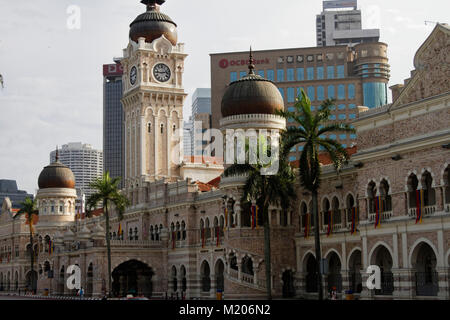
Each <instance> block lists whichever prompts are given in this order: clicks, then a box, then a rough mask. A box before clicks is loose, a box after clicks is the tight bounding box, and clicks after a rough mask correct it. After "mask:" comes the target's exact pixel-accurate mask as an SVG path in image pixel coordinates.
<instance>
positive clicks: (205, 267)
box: [200, 261, 211, 292]
mask: <svg viewBox="0 0 450 320" xmlns="http://www.w3.org/2000/svg"><path fill="white" fill-rule="evenodd" d="M210 275H211V270H210V268H209V263H208V262H207V261H203V263H202V265H201V267H200V276H201V281H202V291H203V292H209V291H210V290H211V276H210Z"/></svg>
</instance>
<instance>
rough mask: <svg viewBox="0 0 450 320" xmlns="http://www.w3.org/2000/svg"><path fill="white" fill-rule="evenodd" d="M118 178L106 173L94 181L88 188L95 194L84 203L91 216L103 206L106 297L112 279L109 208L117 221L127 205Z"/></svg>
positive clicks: (121, 216) (127, 201)
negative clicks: (113, 212)
mask: <svg viewBox="0 0 450 320" xmlns="http://www.w3.org/2000/svg"><path fill="white" fill-rule="evenodd" d="M119 182H120V178H119V177H117V178H114V179H112V178H111V177H110V175H109V172H106V173H105V174H104V175H103V176H102V177H100V178H97V179H95V180H94V181H93V182H91V183H90V187H91V188H92V189H94V190H96V192H95V193H94V194H92V195H91V196H89V198H88V199H87V202H86V207H87V215H88V216H92V211H93V209H95V208H96V207H97V206H98V205H99V204H100V203H101V204H102V205H103V215H104V216H105V220H106V230H105V237H106V251H107V256H108V285H109V288H108V291H109V292H108V295H109V296H110V297H111V290H112V277H111V245H110V236H109V208H110V207H111V206H113V207H115V208H116V209H117V213H118V217H119V220H122V219H123V213H124V211H125V208H126V207H127V206H128V205H129V200H128V199H127V198H126V197H125V196H124V195H122V194H121V193H120V192H119V188H118V185H119Z"/></svg>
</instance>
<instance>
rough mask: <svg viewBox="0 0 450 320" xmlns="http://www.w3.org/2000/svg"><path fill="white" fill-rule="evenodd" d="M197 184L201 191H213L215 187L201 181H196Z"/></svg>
mask: <svg viewBox="0 0 450 320" xmlns="http://www.w3.org/2000/svg"><path fill="white" fill-rule="evenodd" d="M195 184H196V185H198V190H199V191H201V192H208V191H211V190H212V188H213V186H211V185H209V184H206V183H203V182H200V181H196V182H195Z"/></svg>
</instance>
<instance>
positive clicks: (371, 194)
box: [367, 181, 377, 213]
mask: <svg viewBox="0 0 450 320" xmlns="http://www.w3.org/2000/svg"><path fill="white" fill-rule="evenodd" d="M376 196H377V186H376V184H375V182H373V181H371V182H370V183H369V185H368V186H367V197H368V206H369V208H368V209H369V213H375V200H376V199H375V198H376Z"/></svg>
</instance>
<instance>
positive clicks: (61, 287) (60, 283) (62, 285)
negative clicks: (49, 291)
mask: <svg viewBox="0 0 450 320" xmlns="http://www.w3.org/2000/svg"><path fill="white" fill-rule="evenodd" d="M64 275H65V268H64V266H62V267H61V270H60V271H59V280H58V293H59V294H64V288H65V283H64Z"/></svg>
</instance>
